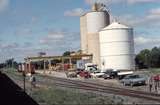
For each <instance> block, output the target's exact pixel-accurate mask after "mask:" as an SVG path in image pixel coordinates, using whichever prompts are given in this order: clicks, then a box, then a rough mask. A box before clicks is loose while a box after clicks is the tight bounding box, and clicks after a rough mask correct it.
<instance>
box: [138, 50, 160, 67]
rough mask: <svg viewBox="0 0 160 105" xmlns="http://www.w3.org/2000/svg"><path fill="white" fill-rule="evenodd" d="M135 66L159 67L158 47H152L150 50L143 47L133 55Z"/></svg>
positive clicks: (159, 53) (159, 54)
mask: <svg viewBox="0 0 160 105" xmlns="http://www.w3.org/2000/svg"><path fill="white" fill-rule="evenodd" d="M135 62H136V66H137V67H138V68H140V69H142V68H159V67H160V47H154V48H152V49H151V50H149V49H144V50H142V51H140V52H139V53H138V54H137V55H136V57H135Z"/></svg>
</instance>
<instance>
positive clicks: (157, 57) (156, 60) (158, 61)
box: [151, 47, 160, 67]
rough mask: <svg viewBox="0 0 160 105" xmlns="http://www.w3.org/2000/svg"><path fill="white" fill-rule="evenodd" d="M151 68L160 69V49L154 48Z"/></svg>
mask: <svg viewBox="0 0 160 105" xmlns="http://www.w3.org/2000/svg"><path fill="white" fill-rule="evenodd" d="M151 66H152V67H160V48H158V47H154V48H152V50H151Z"/></svg>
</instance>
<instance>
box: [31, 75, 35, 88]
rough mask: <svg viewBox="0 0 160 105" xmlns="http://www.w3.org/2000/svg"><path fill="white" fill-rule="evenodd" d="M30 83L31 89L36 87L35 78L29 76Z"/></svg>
mask: <svg viewBox="0 0 160 105" xmlns="http://www.w3.org/2000/svg"><path fill="white" fill-rule="evenodd" d="M30 82H31V88H35V87H36V77H35V76H34V75H33V74H31V76H30Z"/></svg>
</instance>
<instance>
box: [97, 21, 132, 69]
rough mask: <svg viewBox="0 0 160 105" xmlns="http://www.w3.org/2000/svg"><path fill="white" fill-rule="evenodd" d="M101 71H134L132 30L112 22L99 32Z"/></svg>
mask: <svg viewBox="0 0 160 105" xmlns="http://www.w3.org/2000/svg"><path fill="white" fill-rule="evenodd" d="M100 58H101V68H102V69H108V68H112V69H118V70H134V69H135V62H134V58H135V54H134V41H133V29H132V28H130V27H128V26H126V25H123V24H120V23H118V22H114V23H112V24H111V25H109V26H107V27H105V28H104V29H102V30H101V31H100Z"/></svg>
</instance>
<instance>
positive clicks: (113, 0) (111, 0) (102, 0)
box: [85, 0, 160, 4]
mask: <svg viewBox="0 0 160 105" xmlns="http://www.w3.org/2000/svg"><path fill="white" fill-rule="evenodd" d="M85 2H86V3H87V4H93V3H95V2H99V3H105V4H107V3H120V2H126V3H128V4H135V3H158V2H160V0H85Z"/></svg>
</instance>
